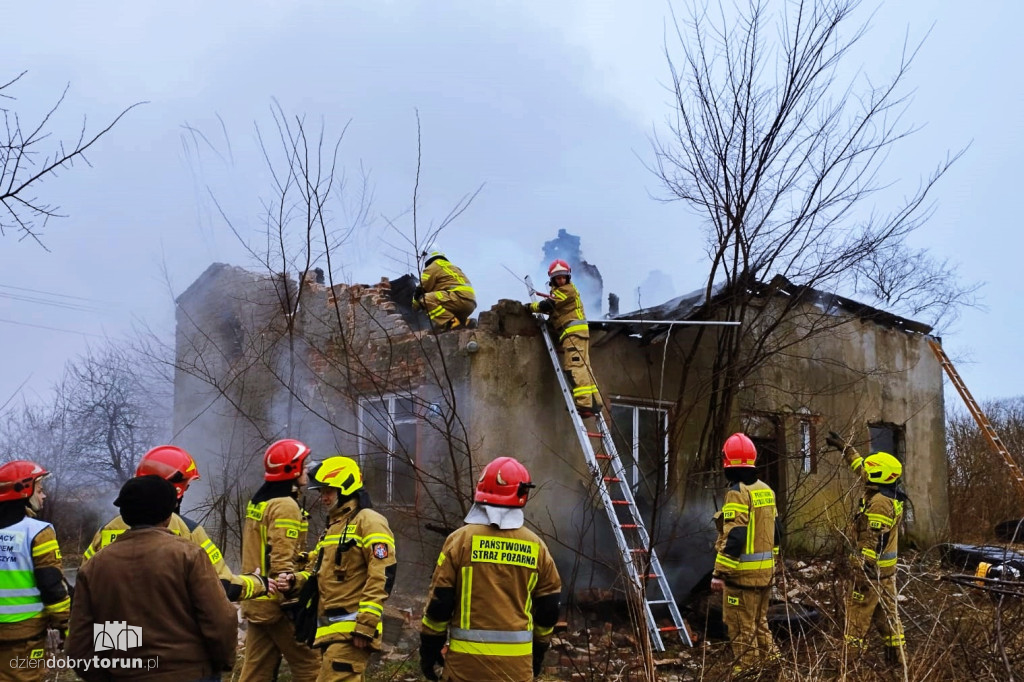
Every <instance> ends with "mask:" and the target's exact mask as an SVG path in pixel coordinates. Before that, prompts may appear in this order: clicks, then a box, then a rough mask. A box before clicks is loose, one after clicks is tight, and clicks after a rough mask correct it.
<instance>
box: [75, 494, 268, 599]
mask: <svg viewBox="0 0 1024 682" xmlns="http://www.w3.org/2000/svg"><path fill="white" fill-rule="evenodd" d="M167 528H168V530H170V531H171V532H172V533H174V534H175V535H178V536H180V537H183V538H185V539H186V540H191V541H192V542H193V543H194V544H195V545H197V546H198V547H201V548H202V550H203V551H204V552H206V555H207V556H208V557H210V563H211V564H213V568H214V570H216V571H217V576H218V577H219V578H220V581H221V584H222V585H223V586H224V592H225V593H227V595H228V599H230V600H231V601H241V600H243V599H256V598H257V597H261V596H263V595H264V594H266V593H267V586H266V584H265V583H264V582H263V580H261V579H260V578H259V577H258V576H255V575H251V574H246V573H243V574H239V575H235V574H234V573H232V572H231V569H230V568H228V565H227V563H225V562H224V555H223V554H221V551H220V549H218V548H217V545H215V544H214V542H213V540H211V539H210V536H209V535H207V533H206V529H205V528H203V527H202V526H201V525H200V524H198V523H196V522H195V521H192V520H191V519H188V518H186V517H184V516H178V515H177V514H171V522H170V524H169V525H168V527H167ZM126 530H128V524H127V523H125V522H124V519H122V518H121V517H120V516H115V517H114V518H112V519H111V520H110V521H108V522H107V525H105V526H103V527H102V528H100V529H99V530H98V531H96V534H95V535H94V536H93V537H92V542H91V543H89V546H88V547H86V548H85V553H84V554H83V555H82V561H88V560H89V559H91V558H92V557H93V555H95V554H96V552H98V551H100V550H101V549H103V548H104V547H106V546H107V545H109V544H110V543H111V542H113V541H114V540H115V539H116V538H117V536H118V535H120V534H121V533H123V532H125V531H126ZM262 575H263V577H264V578H266V577H268V576H267V574H266V573H263V574H262ZM270 577H272V576H270Z"/></svg>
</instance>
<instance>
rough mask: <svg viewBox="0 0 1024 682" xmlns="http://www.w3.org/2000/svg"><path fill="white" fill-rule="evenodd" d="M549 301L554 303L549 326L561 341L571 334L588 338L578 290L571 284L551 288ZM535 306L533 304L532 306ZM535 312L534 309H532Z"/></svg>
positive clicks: (588, 332)
mask: <svg viewBox="0 0 1024 682" xmlns="http://www.w3.org/2000/svg"><path fill="white" fill-rule="evenodd" d="M551 300H553V301H554V302H555V312H554V313H552V314H551V324H552V326H553V327H554V328H555V331H556V333H557V334H558V339H559V340H562V339H564V338H565V337H566V336H569V335H570V334H572V335H573V336H578V337H580V338H582V339H589V338H590V327H589V326H588V325H587V316H586V313H584V312H583V299H582V298H580V292H579V289H577V288H576V285H575V284H573V283H572V282H568V283H566V284H563V285H562V286H560V287H551ZM536 305H537V304H536V303H534V304H533V306H536ZM533 309H534V310H537V308H536V307H534V308H533Z"/></svg>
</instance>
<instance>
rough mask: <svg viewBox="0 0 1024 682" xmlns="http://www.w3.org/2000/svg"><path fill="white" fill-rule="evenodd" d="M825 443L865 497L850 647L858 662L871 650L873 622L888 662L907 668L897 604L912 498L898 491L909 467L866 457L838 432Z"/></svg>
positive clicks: (850, 607)
mask: <svg viewBox="0 0 1024 682" xmlns="http://www.w3.org/2000/svg"><path fill="white" fill-rule="evenodd" d="M825 442H826V443H828V444H829V445H831V446H832V447H834V448H836V449H837V450H839V451H840V452H841V453H843V457H844V458H845V459H846V463H847V464H849V465H850V468H851V469H852V470H853V472H854V473H855V474H857V475H859V476H860V477H861V480H862V481H863V483H864V492H863V495H862V496H861V500H860V508H859V510H858V511H857V513H856V514H855V515H854V518H853V527H852V529H851V530H852V539H853V542H854V548H855V551H856V554H855V555H854V557H853V563H854V580H853V587H852V589H851V591H850V596H849V599H848V600H847V603H846V644H847V646H848V647H849V648H850V651H851V653H852V654H853V656H854V657H859V656H860V654H862V653H863V652H864V650H865V649H866V648H867V645H866V642H865V637H866V636H867V634H868V630H869V629H870V627H871V624H872V622H874V624H875V626H876V627H877V628H878V630H879V632H881V633H882V639H883V643H884V644H885V659H886V661H887V662H889V663H891V664H893V665H903V663H904V652H903V647H904V644H905V643H906V639H905V637H904V635H903V624H902V623H901V622H900V614H899V609H898V608H897V601H896V556H897V549H898V547H899V525H900V521H901V520H902V519H903V503H904V502H905V501H906V495H905V494H904V493H903V491H902V490H899V488H898V487H897V485H896V484H897V482H898V481H899V479H900V476H901V475H902V474H903V465H902V464H900V461H899V460H898V459H896V458H895V457H893V456H892V455H890V454H889V453H888V452H876V453H874V454H871V455H868V456H867V457H861V456H860V453H858V452H857V450H856V449H855V448H853V447H852V446H850V445H849V444H848V443H847V442H846V441H844V440H843V438H842V436H840V435H839V434H838V433H836V432H835V431H830V432H829V434H828V437H827V438H826V439H825Z"/></svg>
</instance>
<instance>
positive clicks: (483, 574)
mask: <svg viewBox="0 0 1024 682" xmlns="http://www.w3.org/2000/svg"><path fill="white" fill-rule="evenodd" d="M561 591H562V581H561V578H560V577H559V575H558V569H557V568H556V567H555V562H554V561H553V560H552V558H551V554H550V553H549V552H548V548H547V545H545V544H544V541H543V540H541V539H540V538H539V537H537V535H536V534H535V533H534V532H533V531H531V530H529V529H528V528H516V529H514V530H500V529H498V528H496V527H494V526H485V525H482V524H469V525H465V526H463V527H462V528H460V529H458V530H457V531H455V532H454V533H452V534H451V535H449V536H448V539H447V540H445V543H444V547H443V548H442V549H441V555H440V556H439V557H438V559H437V566H436V567H435V568H434V576H433V579H432V580H431V582H430V593H429V594H428V595H427V606H426V609H425V611H424V615H423V621H422V623H423V628H422V630H421V632H423V633H425V634H428V635H438V634H444V633H445V632H447V633H448V635H449V637H450V643H449V648H448V654H447V655H446V656H445V679H450V680H460V681H461V680H467V681H471V682H482V681H483V680H512V681H516V682H518V681H525V680H532V679H533V643H534V642H535V641H537V642H546V641H548V640H549V639H550V637H551V632H552V630H553V626H554V624H555V622H556V621H557V617H558V595H559V593H560V592H561Z"/></svg>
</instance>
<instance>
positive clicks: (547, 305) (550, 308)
mask: <svg viewBox="0 0 1024 682" xmlns="http://www.w3.org/2000/svg"><path fill="white" fill-rule="evenodd" d="M537 310H539V311H541V312H542V313H545V314H546V315H550V314H551V313H553V312H555V302H554V301H552V300H551V299H550V298H542V299H541V300H540V302H539V303H538V304H537Z"/></svg>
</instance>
